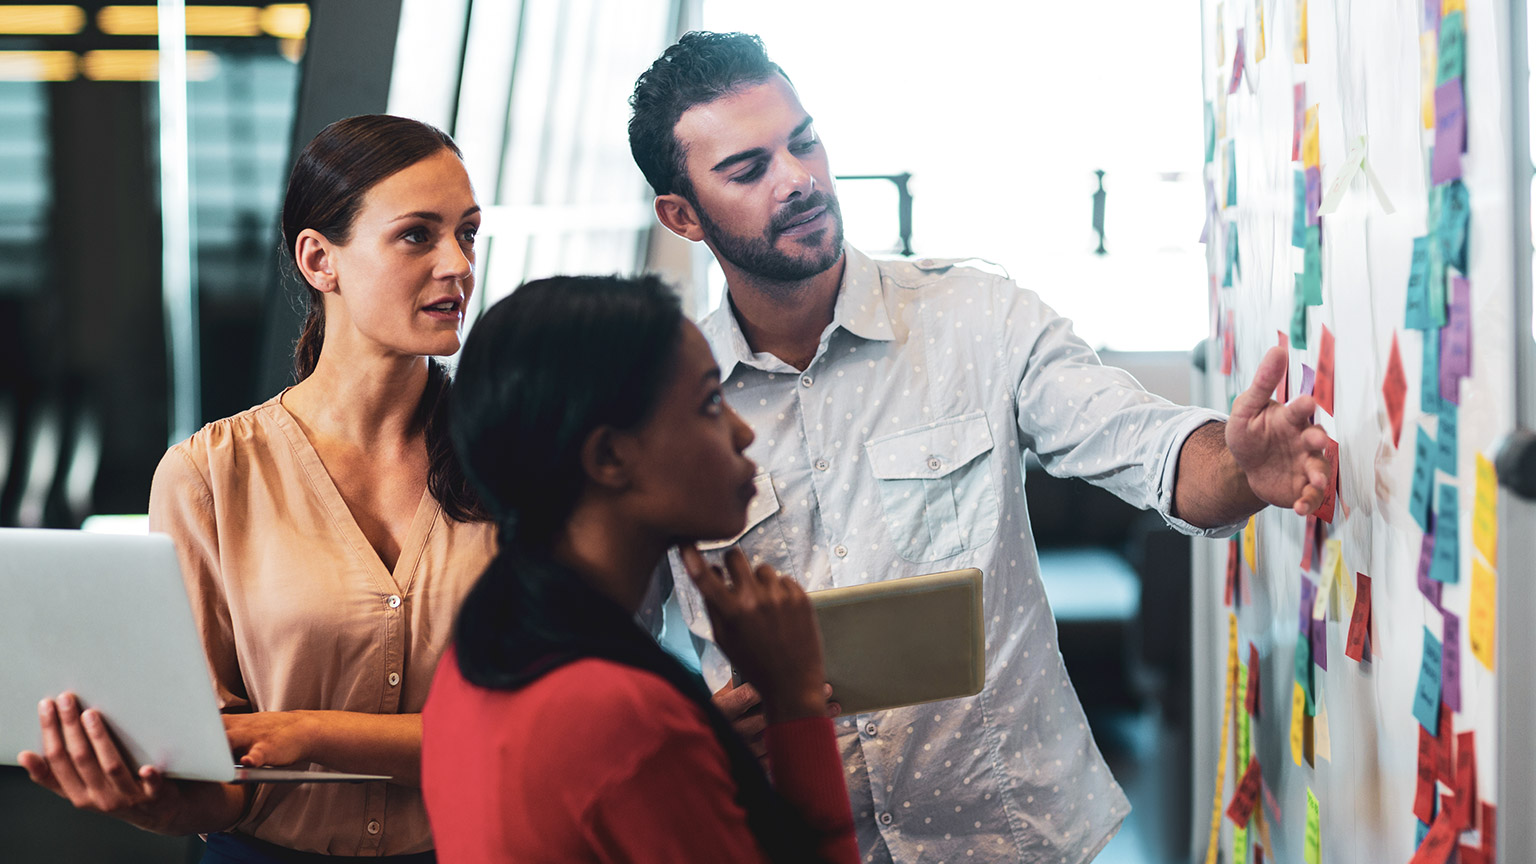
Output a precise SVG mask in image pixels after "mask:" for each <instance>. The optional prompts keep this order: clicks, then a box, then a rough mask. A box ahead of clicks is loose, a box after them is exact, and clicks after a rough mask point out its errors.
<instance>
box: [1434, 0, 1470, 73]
mask: <svg viewBox="0 0 1536 864" xmlns="http://www.w3.org/2000/svg"><path fill="white" fill-rule="evenodd" d="M1438 57H1439V68H1438V69H1436V71H1435V84H1436V86H1438V85H1440V84H1444V83H1445V82H1447V81H1450V80H1452V79H1454V78H1460V77H1461V76H1462V72H1463V71H1464V70H1465V69H1466V66H1467V28H1466V24H1465V19H1464V17H1463V15H1462V12H1461V11H1460V10H1457V11H1455V12H1452V13H1451V14H1449V15H1447V16H1445V17H1444V18H1441V19H1440V51H1439V54H1438Z"/></svg>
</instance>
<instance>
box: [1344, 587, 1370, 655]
mask: <svg viewBox="0 0 1536 864" xmlns="http://www.w3.org/2000/svg"><path fill="white" fill-rule="evenodd" d="M1370 637H1371V577H1369V576H1367V575H1365V574H1364V573H1356V574H1355V609H1354V612H1353V613H1352V614H1351V615H1350V616H1349V639H1348V640H1347V641H1346V642H1345V643H1344V656H1345V657H1348V658H1349V659H1351V660H1353V661H1355V662H1356V663H1360V662H1363V661H1365V660H1368V659H1370V656H1371V655H1370V648H1369V647H1368V642H1369V641H1370Z"/></svg>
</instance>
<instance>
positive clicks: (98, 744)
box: [80, 708, 140, 800]
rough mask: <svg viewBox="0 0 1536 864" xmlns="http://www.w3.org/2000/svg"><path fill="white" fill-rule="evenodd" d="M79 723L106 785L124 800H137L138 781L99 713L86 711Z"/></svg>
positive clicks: (92, 710) (94, 710)
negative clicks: (83, 729)
mask: <svg viewBox="0 0 1536 864" xmlns="http://www.w3.org/2000/svg"><path fill="white" fill-rule="evenodd" d="M80 721H81V725H83V726H84V727H85V735H86V737H87V738H88V739H90V742H91V749H93V750H94V751H95V753H96V763H97V765H98V766H100V768H101V774H102V777H103V778H104V779H105V781H106V784H107V785H108V786H109V787H111V788H112V789H113V790H115V791H116V792H117V794H118V795H120V796H122V797H124V798H126V799H130V800H131V799H134V798H137V797H138V795H139V792H140V790H139V783H138V780H137V779H136V778H135V777H134V776H133V772H132V771H131V770H129V768H128V765H127V763H125V762H124V761H123V752H122V750H121V749H119V748H118V746H117V742H116V741H114V740H112V733H111V731H109V730H108V729H107V721H106V719H105V718H103V717H102V716H101V712H100V711H97V710H96V709H94V708H91V709H87V710H86V711H85V712H83V713H82V714H81V715H80Z"/></svg>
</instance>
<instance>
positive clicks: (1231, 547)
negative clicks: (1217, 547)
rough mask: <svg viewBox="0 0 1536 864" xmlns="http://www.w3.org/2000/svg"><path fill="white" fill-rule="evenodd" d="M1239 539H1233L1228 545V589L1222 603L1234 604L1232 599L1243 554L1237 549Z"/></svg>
mask: <svg viewBox="0 0 1536 864" xmlns="http://www.w3.org/2000/svg"><path fill="white" fill-rule="evenodd" d="M1237 546H1238V541H1236V540H1233V541H1232V542H1231V543H1229V544H1228V545H1227V590H1226V592H1225V594H1224V595H1223V597H1222V601H1221V602H1222V604H1223V605H1226V606H1231V605H1232V599H1233V597H1234V595H1235V592H1236V590H1237V579H1238V570H1239V568H1240V567H1241V566H1242V565H1241V563H1240V562H1241V561H1242V554H1241V553H1239V552H1238V551H1237Z"/></svg>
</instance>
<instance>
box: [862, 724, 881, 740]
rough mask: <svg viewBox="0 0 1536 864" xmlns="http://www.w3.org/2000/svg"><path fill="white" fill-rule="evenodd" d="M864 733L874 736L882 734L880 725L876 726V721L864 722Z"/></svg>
mask: <svg viewBox="0 0 1536 864" xmlns="http://www.w3.org/2000/svg"><path fill="white" fill-rule="evenodd" d="M864 734H865V735H868V736H869V737H871V738H873V737H875V736H876V735H879V734H880V727H879V726H876V725H875V724H874V723H866V724H864Z"/></svg>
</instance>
